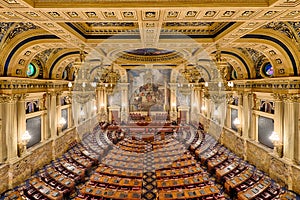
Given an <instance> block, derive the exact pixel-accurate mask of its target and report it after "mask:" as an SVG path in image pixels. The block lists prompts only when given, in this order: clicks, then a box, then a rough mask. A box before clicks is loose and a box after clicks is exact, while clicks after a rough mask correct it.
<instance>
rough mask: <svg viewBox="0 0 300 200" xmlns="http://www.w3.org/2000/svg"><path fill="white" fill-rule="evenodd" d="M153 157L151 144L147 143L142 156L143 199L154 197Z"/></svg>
mask: <svg viewBox="0 0 300 200" xmlns="http://www.w3.org/2000/svg"><path fill="white" fill-rule="evenodd" d="M153 161H154V157H153V152H152V145H151V144H150V143H148V144H147V147H146V153H145V158H144V174H143V193H142V199H143V200H152V199H156V195H157V188H156V177H155V167H154V162H153Z"/></svg>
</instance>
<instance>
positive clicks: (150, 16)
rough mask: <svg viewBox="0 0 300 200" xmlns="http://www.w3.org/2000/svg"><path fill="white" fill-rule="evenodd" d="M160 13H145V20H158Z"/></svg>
mask: <svg viewBox="0 0 300 200" xmlns="http://www.w3.org/2000/svg"><path fill="white" fill-rule="evenodd" d="M158 15H159V14H158V11H145V12H143V20H158V17H159V16H158Z"/></svg>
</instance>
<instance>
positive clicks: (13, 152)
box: [3, 95, 18, 161]
mask: <svg viewBox="0 0 300 200" xmlns="http://www.w3.org/2000/svg"><path fill="white" fill-rule="evenodd" d="M17 97H18V96H17V95H3V99H4V104H5V105H4V108H3V113H5V115H3V131H4V134H5V135H6V137H5V139H6V145H7V147H8V148H7V160H8V161H11V160H13V159H15V158H17V156H18V130H17V106H16V102H17Z"/></svg>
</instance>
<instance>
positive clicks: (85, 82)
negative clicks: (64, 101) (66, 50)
mask: <svg viewBox="0 0 300 200" xmlns="http://www.w3.org/2000/svg"><path fill="white" fill-rule="evenodd" d="M74 67H75V69H76V71H75V81H74V86H73V91H72V94H73V99H74V101H75V102H77V103H80V104H85V103H87V102H88V101H90V100H91V99H94V98H95V88H96V87H97V83H96V82H94V81H93V80H91V70H92V68H93V64H92V62H85V55H84V52H83V51H81V52H80V62H76V63H74Z"/></svg>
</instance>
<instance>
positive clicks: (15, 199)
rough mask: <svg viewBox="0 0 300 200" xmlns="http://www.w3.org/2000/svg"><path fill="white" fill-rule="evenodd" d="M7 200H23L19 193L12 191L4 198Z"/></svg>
mask: <svg viewBox="0 0 300 200" xmlns="http://www.w3.org/2000/svg"><path fill="white" fill-rule="evenodd" d="M6 199H8V200H24V198H23V197H22V195H21V194H20V192H19V191H14V192H12V193H11V194H10V195H8V197H7V198H6Z"/></svg>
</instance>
